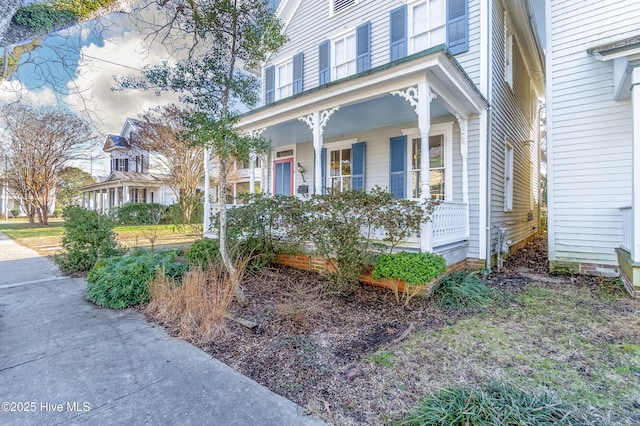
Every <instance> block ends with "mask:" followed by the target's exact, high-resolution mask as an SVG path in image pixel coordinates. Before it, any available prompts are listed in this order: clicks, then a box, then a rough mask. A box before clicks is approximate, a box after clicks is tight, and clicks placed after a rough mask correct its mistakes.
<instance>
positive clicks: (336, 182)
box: [329, 147, 351, 191]
mask: <svg viewBox="0 0 640 426" xmlns="http://www.w3.org/2000/svg"><path fill="white" fill-rule="evenodd" d="M329 159H330V160H329V180H330V182H329V185H330V186H331V187H332V188H334V189H336V190H338V191H348V190H349V189H351V148H350V147H349V148H342V149H335V150H332V151H329Z"/></svg>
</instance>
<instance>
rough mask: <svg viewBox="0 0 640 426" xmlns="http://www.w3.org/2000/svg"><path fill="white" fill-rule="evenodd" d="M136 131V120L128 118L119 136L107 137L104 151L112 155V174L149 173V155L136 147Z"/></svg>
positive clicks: (111, 135)
mask: <svg viewBox="0 0 640 426" xmlns="http://www.w3.org/2000/svg"><path fill="white" fill-rule="evenodd" d="M135 131H136V129H135V120H133V119H131V118H127V120H126V121H125V124H124V126H123V127H122V130H121V131H120V134H119V135H114V134H109V135H107V140H106V141H105V143H104V146H103V147H102V150H103V151H104V152H108V153H109V154H110V157H111V158H110V168H109V169H110V171H111V172H132V173H149V153H148V152H147V151H146V150H143V149H141V148H140V147H138V146H136V144H135Z"/></svg>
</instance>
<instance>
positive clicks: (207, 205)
mask: <svg viewBox="0 0 640 426" xmlns="http://www.w3.org/2000/svg"><path fill="white" fill-rule="evenodd" d="M210 167H211V152H210V150H209V148H208V147H205V148H204V214H203V216H204V221H203V222H204V223H203V227H204V229H203V232H205V233H207V232H209V229H210V228H211V199H210V193H211V183H210V182H209V179H210V177H209V173H210V170H209V169H210Z"/></svg>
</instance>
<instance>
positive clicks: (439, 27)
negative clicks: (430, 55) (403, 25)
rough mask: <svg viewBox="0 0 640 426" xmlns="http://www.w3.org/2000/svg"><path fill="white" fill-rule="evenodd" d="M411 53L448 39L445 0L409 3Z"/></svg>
mask: <svg viewBox="0 0 640 426" xmlns="http://www.w3.org/2000/svg"><path fill="white" fill-rule="evenodd" d="M408 21H409V54H411V53H416V52H420V51H421V50H425V49H428V48H430V47H433V46H437V45H439V44H444V43H445V42H446V40H447V32H446V23H447V16H446V10H445V0H427V1H418V2H415V3H411V4H410V5H409V20H408Z"/></svg>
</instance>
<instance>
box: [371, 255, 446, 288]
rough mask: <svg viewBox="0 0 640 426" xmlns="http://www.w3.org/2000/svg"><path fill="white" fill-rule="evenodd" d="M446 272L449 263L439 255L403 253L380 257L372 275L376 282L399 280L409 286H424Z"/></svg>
mask: <svg viewBox="0 0 640 426" xmlns="http://www.w3.org/2000/svg"><path fill="white" fill-rule="evenodd" d="M446 271H447V263H446V261H445V260H444V257H442V256H440V255H439V254H433V253H408V252H404V251H403V252H400V253H393V254H381V255H380V256H378V259H376V262H375V264H374V266H373V272H372V274H371V275H372V276H373V278H375V279H376V280H379V279H381V278H386V279H399V280H402V281H404V282H405V283H408V284H413V285H424V284H428V283H430V282H431V281H433V280H434V279H435V278H438V277H439V276H441V275H443V274H444V273H445V272H446Z"/></svg>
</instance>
